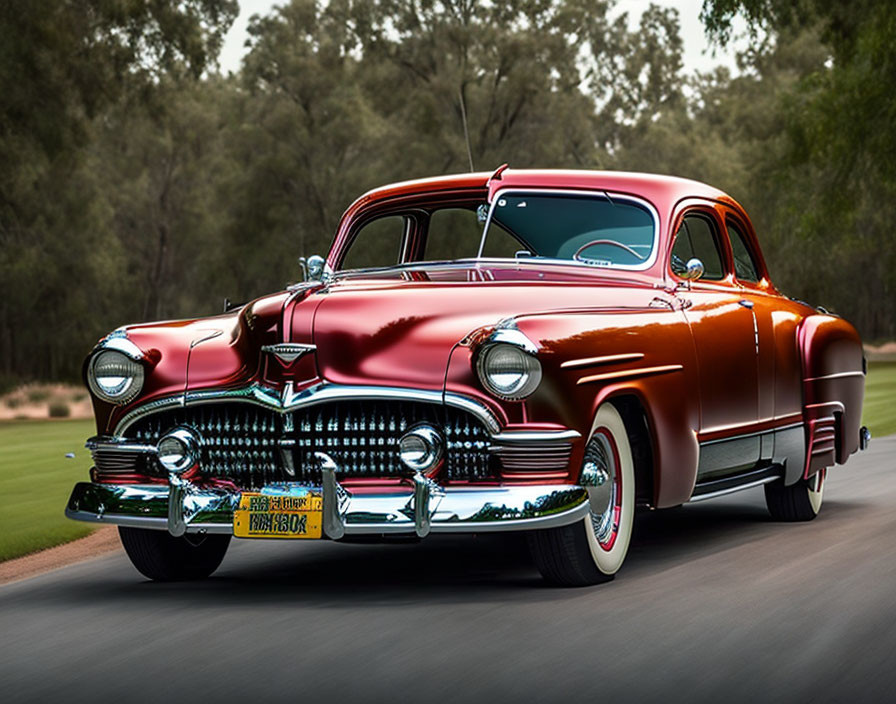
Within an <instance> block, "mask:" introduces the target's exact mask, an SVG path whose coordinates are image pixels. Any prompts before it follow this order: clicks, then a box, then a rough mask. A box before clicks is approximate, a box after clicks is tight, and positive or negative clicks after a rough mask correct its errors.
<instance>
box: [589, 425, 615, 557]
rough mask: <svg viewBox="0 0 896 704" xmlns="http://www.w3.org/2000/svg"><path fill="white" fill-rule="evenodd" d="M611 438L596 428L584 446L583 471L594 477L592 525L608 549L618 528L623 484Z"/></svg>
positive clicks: (591, 486)
mask: <svg viewBox="0 0 896 704" xmlns="http://www.w3.org/2000/svg"><path fill="white" fill-rule="evenodd" d="M611 442H612V441H611V440H610V438H609V437H608V436H607V435H605V434H604V433H602V432H596V433H595V434H594V437H592V438H591V441H590V442H589V443H588V447H587V448H586V450H585V463H584V466H583V471H582V474H583V475H587V476H589V477H590V478H591V481H590V482H589V483H590V486H588V487H587V489H588V501H589V504H590V506H591V526H592V528H593V530H594V535H595V537H596V538H597V541H598V542H599V543H600V545H601V547H603V548H604V549H606V550H609V549H610V548H611V547H612V546H613V542H614V540H615V538H616V534H617V532H618V531H619V508H620V489H621V487H620V485H619V473H618V468H617V466H616V452H615V450H614V448H613V446H612V444H611Z"/></svg>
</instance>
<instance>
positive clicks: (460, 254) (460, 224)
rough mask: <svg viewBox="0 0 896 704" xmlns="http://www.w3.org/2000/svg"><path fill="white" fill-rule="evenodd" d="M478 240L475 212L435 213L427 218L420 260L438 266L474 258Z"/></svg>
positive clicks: (461, 210)
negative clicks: (427, 224) (442, 263)
mask: <svg viewBox="0 0 896 704" xmlns="http://www.w3.org/2000/svg"><path fill="white" fill-rule="evenodd" d="M481 236H482V225H480V224H479V220H478V219H477V218H476V211H474V210H467V209H466V208H442V209H441V210H436V211H434V212H433V213H432V215H430V216H429V229H428V230H427V235H426V250H425V251H424V252H423V260H424V261H428V262H438V261H444V260H448V261H450V260H452V259H469V258H470V257H475V256H476V254H477V252H478V251H479V238H480V237H481Z"/></svg>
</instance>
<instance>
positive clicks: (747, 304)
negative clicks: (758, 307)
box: [738, 298, 753, 308]
mask: <svg viewBox="0 0 896 704" xmlns="http://www.w3.org/2000/svg"><path fill="white" fill-rule="evenodd" d="M738 303H739V304H740V305H742V306H743V307H744V308H752V307H753V301H748V300H747V299H746V298H741V299H740V300H739V301H738Z"/></svg>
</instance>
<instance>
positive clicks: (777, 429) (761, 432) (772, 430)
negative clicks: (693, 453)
mask: <svg viewBox="0 0 896 704" xmlns="http://www.w3.org/2000/svg"><path fill="white" fill-rule="evenodd" d="M801 427H803V422H802V421H800V422H799V423H788V424H787V425H777V426H775V427H772V428H767V429H766V430H756V431H754V432H752V433H742V434H738V435H729V436H727V437H724V438H716V439H714V440H704V441H703V442H701V443H700V447H703V446H704V445H714V444H715V443H717V442H730V441H731V440H740V439H742V438H752V437H755V436H757V435H768V434H769V433H777V432H780V431H782V430H792V429H793V428H801Z"/></svg>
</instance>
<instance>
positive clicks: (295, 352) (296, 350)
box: [261, 342, 317, 366]
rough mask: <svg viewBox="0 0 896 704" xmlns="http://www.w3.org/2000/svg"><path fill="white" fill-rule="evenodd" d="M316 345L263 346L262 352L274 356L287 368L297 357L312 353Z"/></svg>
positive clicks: (287, 343)
mask: <svg viewBox="0 0 896 704" xmlns="http://www.w3.org/2000/svg"><path fill="white" fill-rule="evenodd" d="M316 349H317V346H316V345H300V344H298V343H294V342H284V343H281V344H278V345H263V346H262V348H261V351H262V352H267V353H268V354H272V355H274V356H275V357H276V358H277V359H279V360H280V361H281V362H283V364H286V365H287V366H288V365H290V364H292V363H293V362H295V361H296V360H297V359H298V358H299V357H301V356H303V355H306V354H308V353H309V352H314V351H315V350H316Z"/></svg>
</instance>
